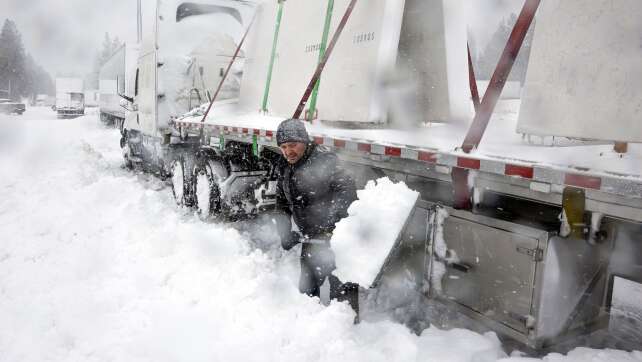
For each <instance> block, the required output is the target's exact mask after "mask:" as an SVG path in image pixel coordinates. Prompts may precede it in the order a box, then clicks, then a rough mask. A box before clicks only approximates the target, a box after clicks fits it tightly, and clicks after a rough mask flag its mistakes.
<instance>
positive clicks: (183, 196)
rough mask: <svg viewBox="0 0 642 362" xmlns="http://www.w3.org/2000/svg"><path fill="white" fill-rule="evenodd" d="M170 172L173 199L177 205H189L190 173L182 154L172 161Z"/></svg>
mask: <svg viewBox="0 0 642 362" xmlns="http://www.w3.org/2000/svg"><path fill="white" fill-rule="evenodd" d="M170 172H171V181H172V194H173V195H174V201H176V204H177V205H179V206H190V202H189V201H190V197H189V193H190V192H189V191H190V189H189V187H190V177H191V174H190V172H189V168H188V167H187V163H186V162H185V159H184V157H183V156H180V157H178V158H177V159H175V160H174V161H173V162H172V165H171V168H170Z"/></svg>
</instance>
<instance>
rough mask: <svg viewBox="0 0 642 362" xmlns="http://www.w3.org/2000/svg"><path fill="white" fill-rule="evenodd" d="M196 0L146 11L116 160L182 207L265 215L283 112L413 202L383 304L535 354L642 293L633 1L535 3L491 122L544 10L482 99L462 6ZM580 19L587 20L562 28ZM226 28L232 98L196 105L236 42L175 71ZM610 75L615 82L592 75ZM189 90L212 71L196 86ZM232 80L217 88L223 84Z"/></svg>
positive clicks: (511, 46)
mask: <svg viewBox="0 0 642 362" xmlns="http://www.w3.org/2000/svg"><path fill="white" fill-rule="evenodd" d="M201 2H202V3H203V4H202V6H200V7H198V10H199V11H194V4H193V3H190V4H189V6H188V9H189V11H187V10H186V8H185V6H187V5H185V4H183V3H182V2H181V1H177V2H163V5H162V7H161V8H159V9H158V14H159V15H158V19H157V21H158V27H157V28H158V29H159V30H158V32H157V33H154V34H150V36H148V37H146V39H145V40H144V41H143V44H142V48H141V52H140V57H139V60H138V68H137V71H136V83H135V84H136V86H135V89H134V92H133V94H131V98H132V105H131V107H132V109H134V110H136V113H135V117H130V118H127V120H126V122H125V124H124V127H123V138H122V140H121V145H122V146H123V153H124V157H125V162H126V163H127V164H128V165H130V166H135V165H138V166H140V167H142V168H144V169H146V170H150V171H152V172H156V173H158V174H159V175H161V176H162V177H169V178H171V182H172V186H173V192H174V196H175V198H176V202H177V203H178V204H180V205H187V206H190V207H194V208H195V209H196V210H197V212H198V213H199V214H200V215H201V216H202V217H203V218H204V219H210V218H213V217H219V218H220V217H229V216H232V217H234V216H239V215H247V214H255V213H258V212H261V211H262V210H264V209H269V208H270V205H271V204H273V201H274V190H275V187H274V184H275V182H276V173H275V170H276V167H275V162H276V160H278V159H279V158H280V157H281V156H280V153H279V149H278V147H277V145H276V142H275V138H274V136H275V134H276V129H277V126H278V124H279V123H280V122H281V121H282V120H284V119H287V118H290V117H293V115H294V116H295V117H298V118H305V119H307V120H309V121H310V122H309V124H308V132H309V133H310V134H311V135H312V136H313V138H314V142H315V143H317V144H319V145H321V146H324V147H328V148H331V149H333V150H334V151H335V152H336V153H337V154H338V155H339V157H340V159H341V160H342V161H343V162H345V164H346V165H347V168H348V169H350V170H351V171H352V172H354V174H355V177H356V178H357V180H359V182H360V184H361V185H363V184H364V183H365V182H366V181H367V180H369V179H372V178H375V177H380V176H384V175H385V176H389V177H390V178H393V179H395V180H400V181H404V182H405V183H406V184H407V185H408V186H409V187H411V188H413V189H414V190H417V191H419V192H420V194H421V200H420V201H419V202H418V203H417V205H416V207H415V209H414V211H413V213H412V214H411V215H410V217H409V218H408V221H407V224H406V226H405V228H404V230H403V231H402V232H401V234H400V235H399V239H398V241H397V243H396V244H395V247H394V248H393V250H391V251H390V256H389V259H388V262H387V264H386V265H385V266H384V267H383V268H382V272H381V273H382V275H383V277H382V278H380V279H378V282H377V283H376V284H373V285H372V287H374V288H377V289H378V290H379V291H380V292H381V293H383V294H386V293H387V294H388V295H392V296H394V297H393V298H392V297H391V298H387V300H386V301H382V302H381V303H382V304H383V307H382V308H384V309H390V310H394V309H396V308H399V307H401V306H403V305H410V304H412V303H415V302H416V300H417V299H416V298H418V297H419V298H421V299H426V300H431V301H435V302H438V303H441V304H443V305H445V306H448V307H450V308H452V309H454V310H457V311H459V312H461V313H464V314H466V315H467V316H469V317H471V318H472V319H473V320H476V321H478V322H480V323H483V324H484V325H486V326H487V327H488V328H491V329H493V330H495V331H497V332H498V333H500V334H502V335H505V336H508V337H511V338H514V339H515V340H517V341H520V342H521V343H523V344H525V345H528V346H531V347H533V348H542V347H547V346H551V345H553V344H555V343H556V342H558V341H559V340H561V339H563V338H567V337H569V336H571V335H574V334H581V333H589V332H591V331H594V330H596V329H599V328H605V326H608V323H609V314H608V312H609V309H610V308H611V303H612V298H611V297H612V295H613V293H615V292H617V288H618V287H617V286H618V285H619V284H618V281H620V280H626V281H628V282H632V283H636V284H637V285H639V283H642V272H641V270H642V269H641V266H642V243H640V242H639V241H640V240H642V168H640V167H639V165H640V164H641V163H642V149H641V148H639V147H638V146H639V145H638V143H640V142H642V128H640V127H642V126H640V122H639V120H640V119H642V108H640V107H639V100H640V99H642V94H641V93H642V91H641V88H640V87H639V79H637V78H635V77H630V76H627V74H640V72H641V71H642V69H641V67H642V64H641V63H640V62H639V61H632V59H633V58H630V57H625V56H624V54H625V53H626V51H624V50H623V49H628V50H630V51H633V50H634V49H635V51H636V52H637V53H636V54H638V55H639V52H640V48H639V39H638V38H636V36H635V34H639V33H640V32H642V23H640V22H636V23H635V24H633V23H631V22H626V21H621V20H622V19H629V18H628V16H629V15H630V14H632V13H635V14H642V3H635V4H633V3H632V2H627V3H626V5H625V4H619V3H612V2H610V1H608V3H607V0H596V3H600V4H601V3H604V4H603V5H605V6H597V5H596V4H593V5H595V6H590V7H587V6H585V5H584V4H581V3H579V2H562V1H551V2H544V3H543V5H542V6H541V7H540V8H539V12H538V21H537V23H536V28H535V34H536V36H535V38H534V39H535V40H534V43H533V48H532V53H531V57H530V63H529V70H528V75H527V79H526V82H525V84H524V85H523V86H524V92H523V93H524V94H525V96H524V98H523V99H522V100H521V101H520V100H505V101H502V103H501V104H500V106H501V107H500V109H499V110H498V112H497V113H496V114H494V116H493V110H494V109H495V106H496V104H497V100H498V99H499V98H500V95H501V92H502V87H503V85H504V82H505V79H506V78H507V77H506V74H508V72H510V67H511V65H512V62H511V60H514V58H511V54H516V52H517V51H518V50H519V47H520V45H521V43H520V40H519V36H520V34H521V35H525V32H526V31H527V30H528V26H524V24H526V25H528V24H530V22H531V21H532V19H533V17H534V14H535V11H536V10H537V9H538V5H539V1H531V0H527V1H526V3H525V5H524V11H523V12H522V14H521V15H520V20H518V24H520V26H519V27H516V29H515V31H514V32H513V37H512V38H511V39H510V41H509V42H508V44H507V51H506V52H505V53H504V54H503V55H502V59H501V60H500V62H499V64H498V68H497V70H496V72H495V76H494V77H493V79H492V80H491V81H490V85H489V86H488V90H486V92H485V95H484V97H483V100H482V101H481V104H480V105H478V104H476V102H474V101H471V94H472V95H473V97H472V98H475V97H474V93H475V92H474V89H471V87H472V84H475V79H474V76H473V75H472V72H470V70H471V69H469V66H468V62H467V58H468V57H467V49H466V48H467V46H466V45H467V35H466V34H467V31H466V19H465V11H464V9H463V4H462V3H461V2H459V1H450V0H449V1H448V2H446V1H443V0H422V1H410V0H407V1H405V2H404V1H399V0H371V1H368V2H365V1H358V2H356V5H355V1H354V0H353V1H350V6H353V5H354V8H349V9H353V10H352V13H350V12H346V15H345V16H346V19H348V20H347V23H341V24H345V27H343V28H342V27H341V26H340V25H338V24H339V19H340V16H339V15H343V12H342V11H343V10H345V9H346V5H347V4H348V1H347V0H346V1H336V4H334V3H335V2H334V1H332V0H328V1H318V0H300V1H268V2H263V3H261V4H260V5H258V7H257V8H256V9H254V8H253V7H250V6H247V5H244V3H241V4H237V5H230V7H221V6H220V2H216V4H218V5H214V2H212V3H211V4H210V3H209V2H208V1H201ZM328 2H331V3H332V4H334V7H333V6H328V5H329V4H328ZM606 5H608V6H606ZM205 9H207V10H208V11H204V10H205ZM332 9H334V11H340V12H341V14H339V15H337V14H333V12H332V11H333V10H332ZM254 11H255V12H256V19H255V20H254V22H250V21H249V19H250V17H251V14H252V13H253V12H254ZM178 14H180V15H181V16H178ZM320 14H325V17H324V16H320ZM577 14H583V15H582V16H583V17H586V18H587V19H591V21H590V22H581V23H576V22H569V21H567V19H568V18H573V17H574V16H577ZM222 17H226V19H227V21H230V22H238V23H239V24H240V25H242V26H241V27H240V28H249V29H250V32H249V35H248V37H247V46H246V47H245V48H243V51H244V53H243V56H242V58H243V59H242V60H243V62H242V63H243V65H244V66H243V67H242V80H241V82H240V87H239V89H238V90H237V89H236V88H231V89H230V92H229V93H228V94H229V96H228V97H226V98H227V99H223V98H219V99H216V102H214V103H212V104H205V105H203V106H201V107H199V108H195V109H192V110H191V111H190V108H192V106H194V105H196V104H198V103H200V102H202V101H203V98H204V97H203V95H204V94H207V95H208V97H205V98H209V97H213V94H214V93H215V91H214V90H215V89H216V86H217V85H218V81H219V80H220V79H221V78H222V76H223V75H224V74H225V72H224V71H223V72H221V71H220V69H226V66H225V64H226V63H227V64H229V63H230V61H231V59H233V58H234V52H235V49H234V48H235V46H234V44H239V41H240V39H241V37H240V36H238V35H237V36H236V37H232V38H233V39H234V42H232V43H228V45H225V43H226V42H227V41H226V40H224V39H227V38H226V37H227V35H225V36H221V37H220V38H219V39H218V40H217V41H215V42H214V43H215V44H217V46H220V47H221V48H220V52H217V53H216V54H218V55H211V53H204V54H210V55H208V59H206V60H204V61H199V64H201V65H202V66H203V71H200V68H199V72H197V73H195V76H196V78H190V77H189V76H187V77H186V76H185V74H190V73H189V69H190V64H196V63H190V62H186V61H185V60H184V59H185V57H184V55H185V54H189V53H190V51H191V49H194V48H192V46H195V45H197V44H201V40H205V34H207V35H208V36H210V35H211V34H216V32H217V31H219V30H220V29H221V27H218V26H214V25H212V24H217V21H214V19H216V20H218V21H220V19H221V18H222ZM190 20H191V21H190ZM629 26H632V27H634V28H635V29H637V32H632V31H630V30H631V29H629V28H627V27H629ZM524 28H525V29H524ZM337 29H341V33H339V32H338V31H337ZM240 33H242V31H241V32H240ZM183 34H191V36H190V37H186V36H183ZM334 34H339V35H338V36H339V37H338V38H337V39H338V41H337V42H336V43H333V42H331V39H333V38H334ZM589 34H599V35H600V36H588V35H589ZM622 34H630V36H622ZM176 39H180V40H181V42H176ZM522 39H523V37H522ZM579 40H581V41H579ZM329 42H330V43H329ZM329 44H336V46H335V47H334V48H332V47H329ZM330 51H331V52H330ZM619 55H622V56H619ZM636 59H637V58H636ZM326 61H327V66H326V67H325V68H322V67H320V65H321V66H322V65H323V64H324V63H325V62H326ZM239 64H241V63H234V65H235V66H238V65H239ZM550 64H564V66H555V67H553V66H550ZM212 65H213V66H212ZM208 67H211V69H212V70H214V72H213V73H212V72H211V69H210V68H208ZM604 67H608V69H609V71H610V73H609V76H600V77H597V76H595V74H594V71H595V69H605V68H604ZM232 69H234V67H232ZM315 71H316V73H317V74H321V75H322V76H321V78H320V81H318V82H317V80H316V79H314V78H312V76H313V74H315ZM191 74H194V73H191ZM199 74H200V75H199ZM217 74H219V76H217ZM232 74H240V70H239V71H238V72H236V73H234V72H232ZM200 76H203V77H204V78H205V77H206V76H207V77H211V78H205V79H207V81H206V82H205V84H206V85H205V87H201V82H200V79H199V77H200ZM231 79H232V81H229V82H225V83H223V85H224V86H228V87H229V86H234V87H235V86H236V83H235V81H234V79H235V78H231ZM469 84H470V85H471V86H469ZM472 88H475V87H472ZM236 92H238V94H235V93H236ZM304 93H305V94H309V95H310V97H309V99H307V100H306V99H304V101H302V95H304ZM196 94H198V95H199V96H200V101H199V102H196V101H193V102H191V104H190V100H194V98H193V97H196ZM636 105H637V106H636ZM520 106H521V110H520ZM210 107H211V110H210ZM475 108H476V109H477V111H476V112H474V111H473V110H474V109H475ZM295 110H296V111H297V112H295ZM188 111H189V112H188ZM186 112H187V113H186ZM491 116H493V118H492V120H491ZM489 121H490V123H489ZM587 124H590V125H591V127H587V126H586V125H587ZM603 130H607V131H603ZM485 131H486V132H485ZM482 136H483V137H484V138H483V142H482ZM556 137H557V138H556ZM560 137H562V140H560ZM535 140H538V141H535ZM614 142H617V144H618V145H619V147H618V148H617V149H616V151H614V150H613V143H614ZM542 143H544V144H545V146H543V145H542ZM622 143H624V144H625V146H626V143H630V144H631V146H630V147H629V150H628V153H626V154H622V153H618V152H622V151H623V149H622ZM624 148H626V147H624ZM399 278H402V279H403V282H400V281H399ZM413 305H414V304H413ZM416 305H420V304H416ZM419 312H422V313H419ZM419 312H418V313H417V314H418V315H426V314H428V313H429V311H428V310H426V311H419ZM433 322H435V323H437V322H438V320H437V319H435V320H433ZM454 323H455V322H453V323H451V324H450V325H453V324H454Z"/></svg>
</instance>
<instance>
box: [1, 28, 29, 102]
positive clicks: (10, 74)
mask: <svg viewBox="0 0 642 362" xmlns="http://www.w3.org/2000/svg"><path fill="white" fill-rule="evenodd" d="M28 83H29V79H28V74H27V69H26V56H25V50H24V46H23V45H22V37H21V35H20V32H19V31H18V29H17V27H16V24H15V23H14V22H13V21H11V20H9V19H6V20H5V22H4V25H3V26H2V31H1V32H0V89H2V90H5V91H6V93H8V97H9V98H11V99H19V98H21V97H24V96H27V95H28V89H27V87H28ZM1 93H3V96H6V95H7V94H4V93H5V92H1Z"/></svg>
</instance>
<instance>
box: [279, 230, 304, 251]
mask: <svg viewBox="0 0 642 362" xmlns="http://www.w3.org/2000/svg"><path fill="white" fill-rule="evenodd" d="M300 242H301V234H299V233H298V232H296V231H290V234H289V235H288V236H287V237H285V238H283V239H281V246H282V247H283V249H285V250H290V249H292V248H293V247H295V246H296V244H298V243H300Z"/></svg>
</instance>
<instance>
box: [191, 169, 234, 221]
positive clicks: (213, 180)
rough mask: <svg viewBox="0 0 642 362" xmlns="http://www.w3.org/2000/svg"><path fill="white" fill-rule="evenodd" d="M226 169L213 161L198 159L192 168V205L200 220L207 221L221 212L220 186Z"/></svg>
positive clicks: (225, 174)
mask: <svg viewBox="0 0 642 362" xmlns="http://www.w3.org/2000/svg"><path fill="white" fill-rule="evenodd" d="M227 177H228V172H227V169H226V168H225V167H224V166H223V165H222V164H221V163H220V162H219V161H218V160H215V159H209V158H205V157H202V158H200V159H199V160H198V161H197V163H196V166H195V167H194V204H195V206H196V210H197V212H198V215H199V217H200V218H201V220H204V221H209V220H212V219H215V218H217V217H218V216H220V215H221V214H222V212H223V201H222V199H221V189H220V184H221V182H223V181H224V180H225V179H226V178H227Z"/></svg>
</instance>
